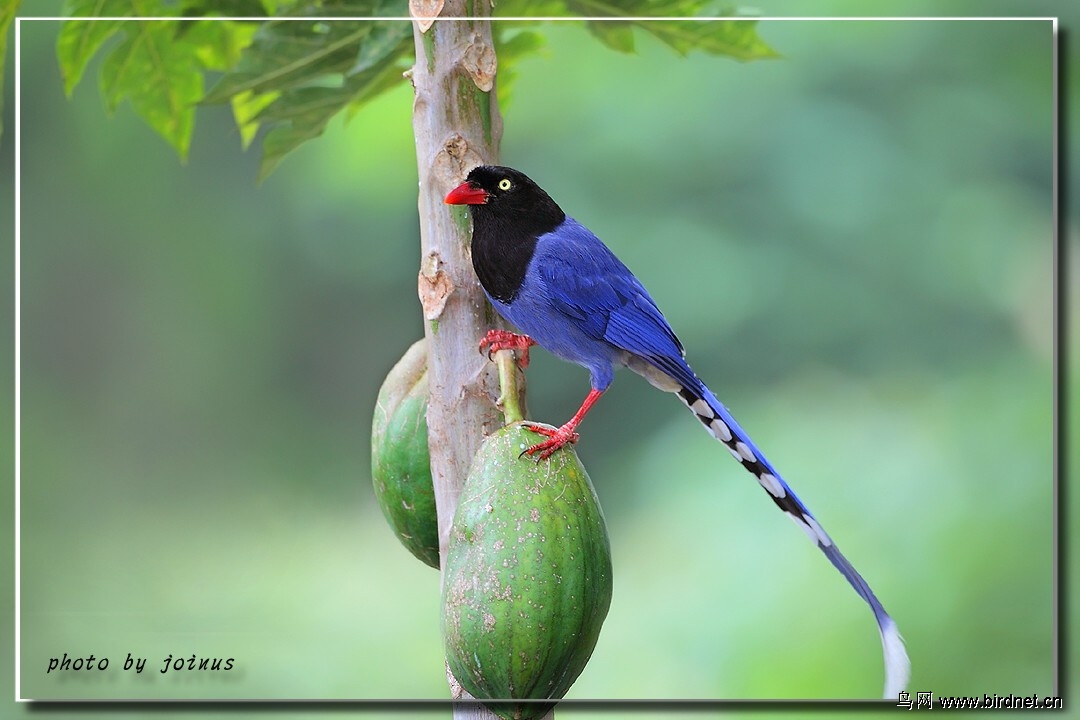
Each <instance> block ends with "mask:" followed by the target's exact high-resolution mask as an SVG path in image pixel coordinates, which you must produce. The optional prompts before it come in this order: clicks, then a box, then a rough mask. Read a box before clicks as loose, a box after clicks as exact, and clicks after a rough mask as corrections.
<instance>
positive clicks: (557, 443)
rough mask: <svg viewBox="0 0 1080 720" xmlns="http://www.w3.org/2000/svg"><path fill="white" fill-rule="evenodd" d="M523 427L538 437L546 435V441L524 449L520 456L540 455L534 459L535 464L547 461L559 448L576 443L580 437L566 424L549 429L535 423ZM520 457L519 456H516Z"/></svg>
mask: <svg viewBox="0 0 1080 720" xmlns="http://www.w3.org/2000/svg"><path fill="white" fill-rule="evenodd" d="M524 425H525V427H526V428H527V429H529V430H531V431H532V432H534V433H536V434H538V435H546V436H547V438H548V439H547V440H545V441H543V442H541V443H537V444H536V445H532V446H531V447H528V448H525V450H523V451H522V453H521V455H528V456H529V457H532V456H533V455H535V454H536V453H540V454H539V456H538V457H537V458H536V461H537V462H540V461H541V460H547V459H548V458H549V457H551V456H552V455H554V454H555V452H556V451H557V450H559V449H560V448H562V447H564V446H566V445H569V444H571V443H576V442H577V441H578V438H579V437H580V436H579V435H578V434H577V431H576V430H574V427H573V426H572V425H570V424H569V423H567V424H566V425H563V426H562V427H560V428H549V427H547V426H546V425H537V424H535V423H529V422H527V423H524ZM518 457H520V455H519V456H518Z"/></svg>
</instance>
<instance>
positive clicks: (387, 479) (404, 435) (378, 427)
mask: <svg viewBox="0 0 1080 720" xmlns="http://www.w3.org/2000/svg"><path fill="white" fill-rule="evenodd" d="M427 406H428V382H427V342H426V341H425V340H418V341H417V342H415V343H413V345H412V346H411V347H410V348H409V349H408V351H406V353H405V355H404V356H403V357H402V358H401V360H399V361H398V362H397V364H396V365H394V367H393V368H392V369H391V370H390V374H388V375H387V376H386V380H384V381H383V384H382V387H381V388H379V398H378V401H377V402H376V403H375V416H374V418H373V419H372V423H371V478H372V484H373V485H374V487H375V498H376V499H377V500H378V502H379V507H381V508H382V512H383V515H384V516H386V521H387V522H388V523H390V527H391V528H392V529H393V531H394V533H395V534H396V535H397V537H398V540H400V541H401V543H402V544H403V545H404V546H405V547H406V548H408V549H409V552H411V553H412V554H413V555H415V556H416V557H417V558H419V559H420V560H422V561H423V562H424V563H426V564H428V565H430V566H431V567H433V568H438V567H439V519H438V515H437V514H436V511H435V488H434V486H433V484H432V481H431V461H430V456H429V455H428V433H427Z"/></svg>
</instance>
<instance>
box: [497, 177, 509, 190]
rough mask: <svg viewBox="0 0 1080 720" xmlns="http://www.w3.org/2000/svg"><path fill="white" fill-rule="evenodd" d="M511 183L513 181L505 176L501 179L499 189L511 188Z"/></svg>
mask: <svg viewBox="0 0 1080 720" xmlns="http://www.w3.org/2000/svg"><path fill="white" fill-rule="evenodd" d="M511 184H512V183H511V182H510V180H509V179H508V178H503V179H502V180H500V181H499V189H500V190H509V189H510V185H511Z"/></svg>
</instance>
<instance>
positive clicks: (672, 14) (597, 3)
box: [566, 0, 778, 60]
mask: <svg viewBox="0 0 1080 720" xmlns="http://www.w3.org/2000/svg"><path fill="white" fill-rule="evenodd" d="M566 9H567V10H568V11H569V12H570V13H573V14H577V15H583V16H586V17H612V18H615V17H618V18H626V19H625V20H602V21H600V20H597V21H586V27H587V29H588V30H589V32H590V33H592V34H593V35H594V36H595V37H596V38H598V39H599V40H600V41H601V42H602V43H604V44H605V45H607V46H608V47H610V48H612V49H614V50H618V51H620V52H630V51H632V50H633V48H634V41H633V37H632V34H631V30H630V28H631V27H638V28H640V29H641V30H643V31H645V32H647V33H649V34H650V35H652V36H654V37H656V38H657V39H658V40H660V41H661V42H663V43H664V44H666V45H668V46H670V47H671V48H672V49H674V50H675V51H676V52H678V53H679V54H680V55H686V54H687V53H689V52H691V51H693V50H700V51H701V52H705V53H708V54H710V55H721V56H726V57H730V58H734V59H736V60H759V59H766V58H775V57H778V54H777V53H776V51H775V50H773V49H772V48H770V47H769V46H768V45H767V44H766V43H765V41H763V40H762V39H761V38H760V37H758V34H757V20H754V19H734V18H736V17H737V16H738V14H739V11H737V10H733V9H725V10H719V11H717V10H714V9H713V3H712V2H711V1H702V0H566ZM701 14H705V15H709V16H717V17H731V18H732V19H730V20H728V19H720V20H717V19H710V20H701V19H695V18H694V16H695V15H701ZM649 17H664V18H672V19H668V20H662V21H660V20H647V19H645V18H649ZM681 17H685V18H686V19H685V20H680V19H678V18H681Z"/></svg>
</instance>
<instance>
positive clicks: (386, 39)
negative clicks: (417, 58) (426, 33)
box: [346, 22, 412, 75]
mask: <svg viewBox="0 0 1080 720" xmlns="http://www.w3.org/2000/svg"><path fill="white" fill-rule="evenodd" d="M411 37H412V25H411V24H410V23H407V22H380V23H375V27H374V28H372V30H371V33H370V34H369V35H368V37H367V39H366V40H364V42H363V43H361V45H360V52H359V53H358V55H357V58H356V64H355V65H353V66H352V67H351V68H350V69H349V71H348V72H347V73H346V75H356V74H357V73H362V72H364V71H365V70H368V69H370V68H373V67H375V65H377V64H378V63H379V62H380V61H381V60H382V59H383V58H385V57H386V56H387V55H389V54H390V53H392V52H395V51H396V49H397V47H398V46H399V45H400V44H401V41H402V40H404V39H406V38H411Z"/></svg>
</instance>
